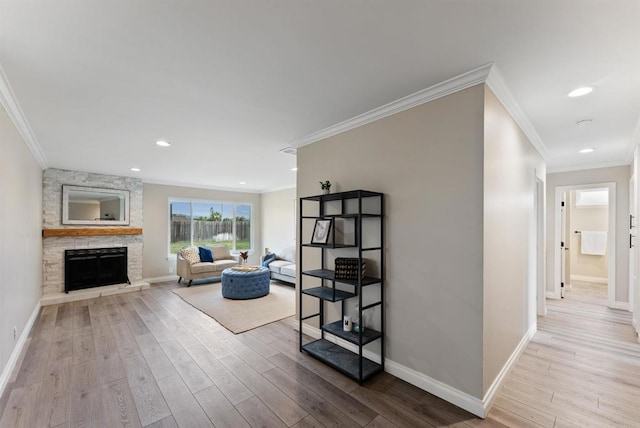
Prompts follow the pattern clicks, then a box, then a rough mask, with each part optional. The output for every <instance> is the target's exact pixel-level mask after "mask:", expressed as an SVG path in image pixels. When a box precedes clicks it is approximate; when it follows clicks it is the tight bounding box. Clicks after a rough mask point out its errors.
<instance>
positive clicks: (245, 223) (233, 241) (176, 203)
mask: <svg viewBox="0 0 640 428" xmlns="http://www.w3.org/2000/svg"><path fill="white" fill-rule="evenodd" d="M251 211H252V207H251V205H250V204H236V203H233V202H207V201H180V200H169V232H170V239H169V254H176V253H177V252H178V250H180V248H182V247H185V246H189V245H195V246H202V245H211V244H217V245H220V244H223V245H226V246H227V247H229V250H230V251H240V250H243V251H244V250H251V249H252V248H253V245H252V239H251V216H252V212H251Z"/></svg>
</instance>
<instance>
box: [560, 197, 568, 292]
mask: <svg viewBox="0 0 640 428" xmlns="http://www.w3.org/2000/svg"><path fill="white" fill-rule="evenodd" d="M567 193H568V192H562V201H561V203H560V242H559V245H560V298H561V299H564V292H565V288H564V286H565V282H566V278H567V256H566V254H565V251H566V249H567V245H568V242H566V236H567V209H566V205H567Z"/></svg>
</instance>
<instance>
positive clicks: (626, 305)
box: [609, 301, 631, 312]
mask: <svg viewBox="0 0 640 428" xmlns="http://www.w3.org/2000/svg"><path fill="white" fill-rule="evenodd" d="M609 307H610V308H612V309H622V310H624V311H629V312H631V305H630V304H629V302H618V301H616V302H613V306H609Z"/></svg>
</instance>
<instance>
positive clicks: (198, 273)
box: [176, 245, 239, 287]
mask: <svg viewBox="0 0 640 428" xmlns="http://www.w3.org/2000/svg"><path fill="white" fill-rule="evenodd" d="M203 247H205V248H208V249H210V250H211V253H212V254H213V263H211V262H196V263H191V262H190V261H189V260H186V259H185V258H184V257H182V253H181V252H180V251H178V254H177V255H176V272H177V273H178V283H180V282H181V281H182V280H183V279H185V280H188V281H189V284H188V286H189V287H190V286H191V282H192V281H193V280H194V279H198V278H210V277H214V276H220V275H222V271H223V270H225V269H226V268H229V267H232V266H237V265H238V264H239V263H238V257H237V256H232V255H231V253H230V252H229V247H227V246H226V245H203Z"/></svg>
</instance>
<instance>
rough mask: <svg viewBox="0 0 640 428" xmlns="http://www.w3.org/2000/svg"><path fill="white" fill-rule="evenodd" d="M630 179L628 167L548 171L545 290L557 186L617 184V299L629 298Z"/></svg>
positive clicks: (551, 268)
mask: <svg viewBox="0 0 640 428" xmlns="http://www.w3.org/2000/svg"><path fill="white" fill-rule="evenodd" d="M629 178H630V167H629V166H628V165H626V166H616V167H610V168H597V169H585V170H581V171H570V172H559V173H554V174H547V257H546V259H547V260H546V262H547V291H550V292H553V287H554V281H555V279H554V273H555V258H554V245H555V241H554V236H553V235H554V232H555V215H554V209H555V201H554V199H555V192H556V189H555V188H556V187H558V186H572V185H582V184H598V183H610V182H615V183H616V231H615V233H616V267H615V269H616V271H615V274H616V295H615V300H616V302H620V303H624V302H628V301H629V229H628V226H629Z"/></svg>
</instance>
